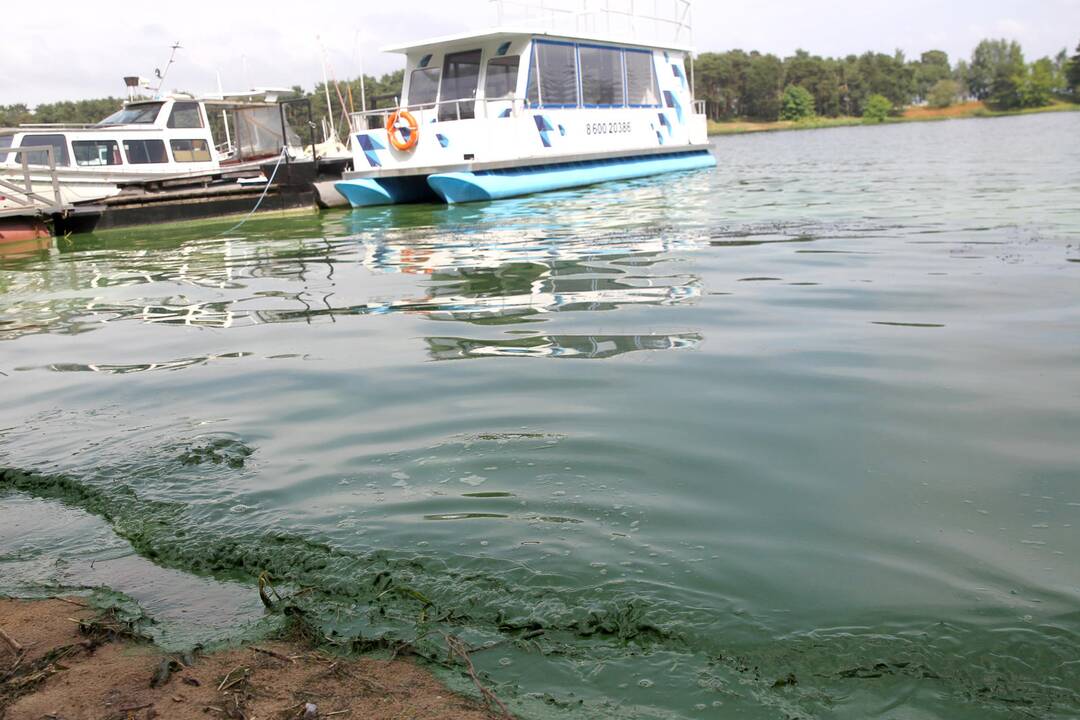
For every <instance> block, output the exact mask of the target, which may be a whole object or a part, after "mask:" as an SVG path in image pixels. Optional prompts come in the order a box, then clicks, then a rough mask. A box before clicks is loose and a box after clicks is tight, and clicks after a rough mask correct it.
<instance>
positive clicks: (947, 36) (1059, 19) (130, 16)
mask: <svg viewBox="0 0 1080 720" xmlns="http://www.w3.org/2000/svg"><path fill="white" fill-rule="evenodd" d="M617 1H618V0H611V2H613V3H614V2H617ZM656 1H657V2H661V3H662V2H665V0H656ZM549 2H550V0H549ZM578 2H580V0H578ZM638 2H639V5H640V4H649V3H643V2H642V0H638ZM395 6H399V7H402V8H406V9H404V10H395V9H394V7H395ZM694 14H695V23H694V24H695V28H694V32H695V45H696V46H697V49H698V50H699V51H706V50H728V49H732V48H743V49H745V50H751V49H757V50H761V51H763V52H772V53H777V54H780V55H787V54H790V53H792V52H793V51H794V50H795V49H796V48H805V49H807V50H809V51H811V52H813V53H815V54H822V55H846V54H849V53H860V52H863V51H865V50H875V51H881V52H889V53H891V52H892V51H893V50H895V49H897V48H900V49H902V50H904V51H905V52H906V53H907V54H908V55H909V56H918V54H919V53H921V52H922V51H924V50H929V49H942V50H946V51H947V52H948V53H949V55H950V56H951V57H952V58H953V59H954V60H955V58H957V57H968V56H969V55H970V53H971V49H972V48H973V47H974V46H975V44H976V43H977V42H978V41H979V40H980V39H981V38H984V37H1007V38H1010V39H1015V40H1018V41H1020V42H1021V43H1022V45H1023V47H1024V50H1025V52H1026V54H1027V56H1028V57H1029V58H1037V57H1041V56H1044V55H1053V54H1056V53H1057V52H1058V51H1060V50H1061V49H1062V48H1065V47H1068V48H1069V50H1070V52H1071V51H1072V50H1073V49H1074V48H1075V47H1076V45H1077V43H1080V0H818V1H817V2H808V1H807V0H752V1H751V2H722V1H714V2H706V1H704V0H698V2H696V3H695V8H694ZM494 18H495V15H494V11H493V10H492V9H491V7H490V3H489V2H488V0H439V1H438V2H427V1H421V2H412V3H400V4H398V3H386V4H382V3H375V2H371V0H368V1H367V2H355V1H351V2H345V1H344V0H323V1H322V2H313V3H311V5H307V4H305V3H298V2H295V1H291V2H281V0H263V1H262V2H259V3H254V2H250V1H249V2H208V1H207V0H186V1H185V2H168V3H165V2H161V3H159V2H153V3H148V2H145V1H144V0H112V1H111V2H109V3H106V4H105V5H102V4H100V3H89V2H82V1H76V0H63V1H61V2H52V3H49V6H48V10H45V9H42V10H41V11H39V12H30V11H29V10H28V9H27V8H26V7H25V6H21V9H20V10H19V11H18V12H10V13H5V14H4V22H5V25H4V40H3V42H2V43H0V67H2V68H3V72H2V73H0V104H11V103H15V102H26V103H28V104H30V105H33V104H36V103H39V102H49V101H54V100H63V99H78V98H92V97H102V96H107V95H115V96H121V95H123V94H124V86H123V83H122V81H121V78H122V76H124V75H135V74H138V75H142V76H144V77H150V76H152V74H153V71H154V68H155V67H164V65H165V63H166V62H167V60H168V57H169V46H170V45H171V44H172V43H173V42H175V41H180V42H181V43H182V44H183V47H184V49H182V50H180V51H179V53H178V55H177V61H176V64H175V65H174V66H173V68H172V69H171V71H170V73H169V77H168V79H167V82H166V89H182V90H189V91H194V92H209V91H213V90H215V89H216V88H217V77H218V76H219V75H220V77H221V82H222V85H223V86H224V89H225V90H226V91H230V90H243V89H246V88H250V87H254V86H262V87H267V86H286V87H288V86H292V85H296V84H299V85H303V86H305V87H308V88H310V87H311V86H313V85H314V83H315V82H317V81H318V80H320V79H321V76H322V66H321V61H320V57H321V55H320V49H319V48H320V40H319V39H317V37H321V42H322V45H323V46H325V48H326V51H327V57H328V58H329V64H330V66H331V67H332V70H333V72H334V74H335V75H336V76H337V77H338V78H345V77H353V76H355V75H357V74H358V72H359V69H360V67H361V63H363V67H364V70H365V71H366V72H368V73H369V74H381V73H383V72H388V71H391V70H396V69H398V68H399V67H401V63H402V60H401V58H400V56H395V55H385V54H382V53H380V52H379V51H378V49H379V48H380V47H382V46H384V45H386V44H389V43H394V42H407V41H410V40H416V39H420V38H424V37H427V36H431V35H442V34H448V33H456V32H463V31H468V30H475V29H479V28H483V27H489V26H491V25H493V24H494Z"/></svg>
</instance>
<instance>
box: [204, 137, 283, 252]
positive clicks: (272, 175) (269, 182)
mask: <svg viewBox="0 0 1080 720" xmlns="http://www.w3.org/2000/svg"><path fill="white" fill-rule="evenodd" d="M288 152H289V148H288V146H287V145H282V146H281V154H280V155H278V159H277V164H276V165H274V171H273V172H272V173H270V179H269V180H267V181H266V187H264V188H263V191H262V195H260V196H259V200H258V202H256V203H255V207H253V208H251V212H249V213H248V214H247V215H245V216H244V218H243V219H242V220H241V221H240V222H238V223H236V224H235V225H233V226H232V227H231V228H229V229H228V230H226V231H225V232H223V233H221V234H219V235H218V237H221V236H222V235H228V234H229V233H231V232H232V231H234V230H239V229H240V228H241V227H243V225H244V223H246V222H247V221H248V220H250V219H251V216H252V215H254V214H255V213H256V212H258V211H259V206H260V205H262V202H263V200H265V199H266V193H268V192H270V187H271V186H272V185H273V184H274V178H276V177H277V171H278V168H280V167H281V163H282V161H284V160H285V154H286V153H288Z"/></svg>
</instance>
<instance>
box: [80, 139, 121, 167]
mask: <svg viewBox="0 0 1080 720" xmlns="http://www.w3.org/2000/svg"><path fill="white" fill-rule="evenodd" d="M71 149H72V150H73V151H74V153H75V164H76V165H79V166H83V167H85V166H88V165H123V164H124V160H123V159H122V158H121V157H120V147H119V146H118V145H117V144H116V141H115V140H73V141H72V142H71Z"/></svg>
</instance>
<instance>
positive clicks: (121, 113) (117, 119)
mask: <svg viewBox="0 0 1080 720" xmlns="http://www.w3.org/2000/svg"><path fill="white" fill-rule="evenodd" d="M164 104H165V103H139V104H138V105H128V106H127V107H124V108H121V109H120V110H118V111H116V112H114V113H113V114H112V115H110V116H109V117H107V118H105V119H104V120H102V121H101V122H99V123H98V125H153V124H154V121H156V120H157V116H158V113H159V112H161V106H162V105H164Z"/></svg>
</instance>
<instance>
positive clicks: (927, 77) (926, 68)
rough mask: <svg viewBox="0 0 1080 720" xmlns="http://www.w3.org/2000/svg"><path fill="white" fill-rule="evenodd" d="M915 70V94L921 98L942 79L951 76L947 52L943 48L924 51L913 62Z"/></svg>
mask: <svg viewBox="0 0 1080 720" xmlns="http://www.w3.org/2000/svg"><path fill="white" fill-rule="evenodd" d="M913 65H914V71H915V96H916V97H917V98H919V99H921V100H927V99H929V97H930V90H931V88H933V87H934V86H935V85H937V84H938V83H939V82H941V81H942V80H945V79H947V78H950V77H952V66H951V65H950V64H949V54H948V53H946V52H944V51H943V50H930V51H929V52H924V53H923V54H922V57H920V58H919V62H917V63H913Z"/></svg>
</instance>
